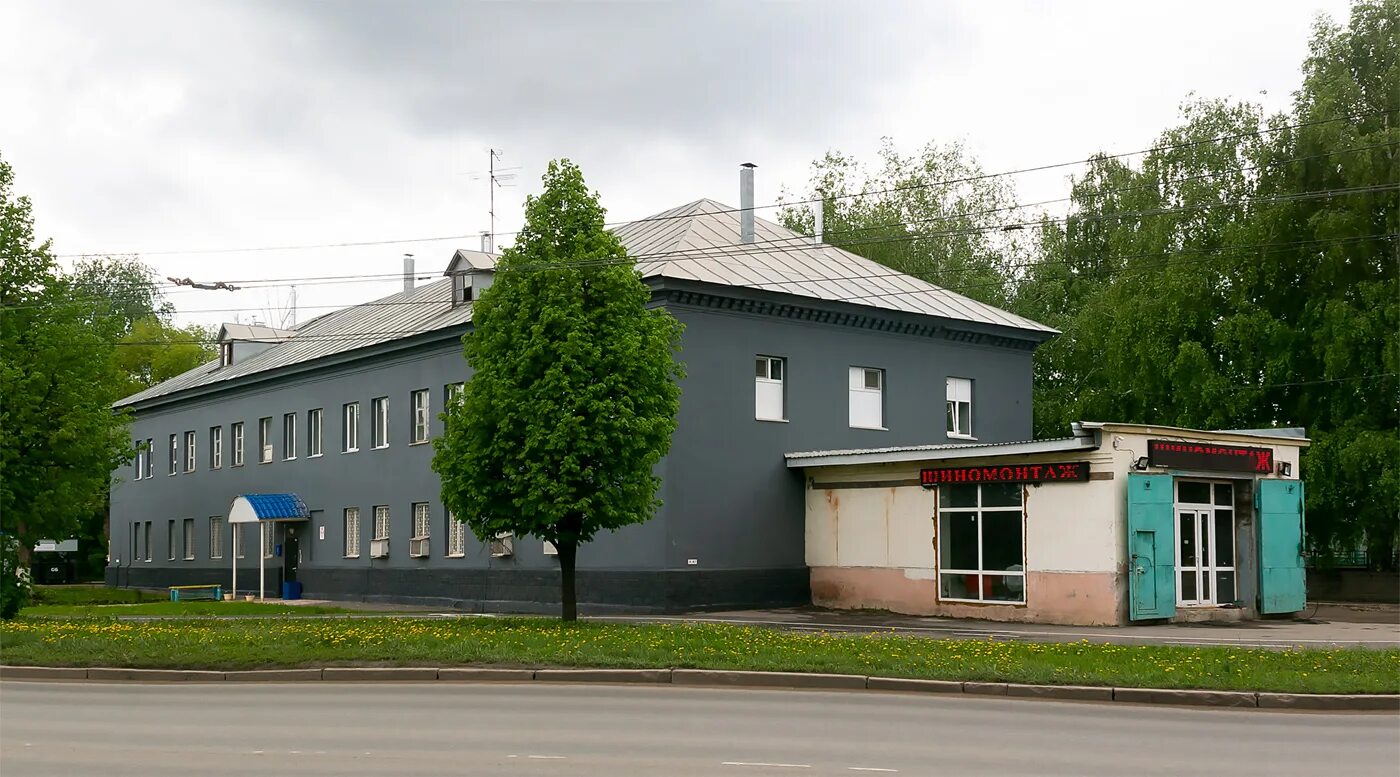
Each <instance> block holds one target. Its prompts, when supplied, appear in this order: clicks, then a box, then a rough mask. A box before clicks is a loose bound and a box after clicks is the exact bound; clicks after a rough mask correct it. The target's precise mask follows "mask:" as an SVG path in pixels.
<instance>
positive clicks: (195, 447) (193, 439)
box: [185, 431, 199, 474]
mask: <svg viewBox="0 0 1400 777" xmlns="http://www.w3.org/2000/svg"><path fill="white" fill-rule="evenodd" d="M198 467H199V436H198V435H196V434H195V433H194V432H193V431H189V432H185V473H186V474H188V473H190V472H194V471H195V469H197V468H198Z"/></svg>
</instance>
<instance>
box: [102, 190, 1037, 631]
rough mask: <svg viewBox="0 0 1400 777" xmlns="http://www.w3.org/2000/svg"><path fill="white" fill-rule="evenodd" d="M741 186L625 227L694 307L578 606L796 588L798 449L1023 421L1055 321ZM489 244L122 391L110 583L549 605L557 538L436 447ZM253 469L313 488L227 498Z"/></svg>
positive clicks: (795, 599) (796, 596) (804, 582)
mask: <svg viewBox="0 0 1400 777" xmlns="http://www.w3.org/2000/svg"><path fill="white" fill-rule="evenodd" d="M746 199H747V200H748V201H746V202H744V205H745V206H746V208H747V209H746V210H740V209H734V208H730V207H727V206H725V205H722V204H720V203H717V202H714V201H711V200H698V201H696V202H691V203H688V204H685V205H682V206H680V207H677V208H673V209H671V210H668V211H664V212H662V213H659V214H657V215H655V216H652V217H650V218H647V219H643V220H641V221H638V222H634V223H632V224H629V225H626V226H623V227H621V228H619V229H617V230H616V232H617V235H618V237H619V238H620V239H621V240H622V241H623V243H624V244H625V246H626V247H627V250H628V252H629V253H630V254H631V255H632V256H633V257H634V258H635V259H636V260H637V263H638V264H637V267H638V269H639V271H640V272H641V274H642V276H643V278H644V280H645V282H646V283H647V284H648V285H649V286H650V288H651V289H652V301H653V304H655V305H660V306H664V307H665V308H666V309H668V310H669V311H670V312H671V313H672V314H673V315H674V316H675V317H676V318H678V319H679V320H680V321H681V322H683V323H684V324H685V327H686V328H685V334H684V337H683V351H682V354H681V358H682V360H683V361H684V362H685V365H686V371H687V376H686V378H685V379H684V381H683V383H682V386H681V389H682V398H681V406H680V417H679V419H678V427H677V430H676V433H675V436H674V438H673V440H672V444H671V451H670V454H669V455H668V456H667V457H666V458H665V459H664V460H663V461H662V462H661V464H660V465H659V474H660V475H661V478H662V487H661V492H660V497H661V499H662V500H663V502H664V504H663V506H662V507H661V508H660V509H659V510H658V512H657V514H656V516H655V517H654V518H653V519H652V520H650V521H649V522H647V523H645V524H642V525H637V526H632V527H629V528H627V529H624V530H622V531H618V532H616V533H612V534H605V535H602V536H600V537H598V538H597V539H596V540H595V541H594V542H592V543H589V544H588V545H586V546H584V547H582V548H581V549H580V551H579V558H578V567H579V578H578V584H579V589H578V590H579V601H580V606H581V607H582V608H583V609H584V610H585V611H588V610H593V611H598V610H605V609H626V610H634V611H675V610H681V609H689V608H699V607H742V606H761V605H780V604H800V603H806V602H809V601H810V595H809V590H810V589H809V571H808V568H807V566H806V563H805V558H804V492H805V489H804V481H803V476H802V475H801V473H799V472H795V471H793V470H792V469H790V468H789V467H787V466H786V463H785V459H784V454H785V453H787V452H790V451H803V450H816V449H871V448H880V447H883V446H901V445H914V444H927V443H929V442H931V441H934V442H936V441H944V442H959V441H964V442H972V441H976V442H982V443H988V442H1003V441H1014V440H1026V439H1029V438H1030V436H1031V359H1032V354H1033V352H1034V350H1035V348H1036V346H1037V345H1039V344H1040V343H1041V342H1043V341H1045V340H1046V339H1047V338H1049V337H1050V336H1052V335H1053V334H1054V332H1053V330H1051V329H1049V328H1047V327H1045V326H1042V325H1040V324H1037V323H1035V322H1033V321H1029V320H1027V319H1024V318H1021V317H1018V316H1015V315H1012V314H1010V313H1007V312H1005V311H1002V310H999V309H997V308H994V307H991V306H989V305H985V304H982V303H980V302H976V301H974V300H971V299H968V298H966V297H963V296H961V295H958V294H955V293H952V292H949V291H947V290H945V289H941V288H938V287H936V286H933V285H931V284H928V283H925V282H923V281H920V280H918V279H915V278H912V277H909V276H907V275H904V274H901V273H898V272H895V271H893V270H891V269H889V268H887V267H884V266H882V265H879V264H876V263H874V262H871V261H869V260H866V259H863V258H861V257H859V256H856V255H854V254H852V253H849V252H847V251H843V250H841V249H838V248H835V247H833V246H829V245H825V244H822V243H820V242H817V241H816V240H814V238H812V237H811V236H804V235H799V234H796V233H794V232H791V231H789V230H787V229H784V228H782V227H780V226H778V225H776V224H772V223H769V222H766V221H763V220H761V219H754V218H753V216H752V206H751V199H748V198H746ZM493 267H494V262H493V257H492V256H491V255H489V254H485V253H482V252H478V251H465V250H464V251H457V252H456V253H455V254H454V256H453V257H452V259H451V262H450V265H449V267H448V270H447V273H446V274H447V276H448V277H446V278H444V279H442V280H438V281H436V282H432V283H428V284H426V285H421V286H417V287H413V288H406V289H405V290H404V291H403V292H401V293H398V294H394V295H392V296H389V297H385V298H383V299H379V300H376V301H374V302H369V303H365V304H363V305H358V306H355V307H350V308H346V309H343V310H339V311H336V312H334V313H330V314H327V315H324V316H321V317H319V318H316V319H313V320H311V321H308V322H306V323H305V324H303V325H301V326H299V327H297V329H296V330H295V331H283V330H274V329H269V328H266V327H247V326H239V325H228V326H226V327H225V328H224V329H223V331H222V332H221V335H220V340H221V347H220V358H219V360H218V361H215V362H211V363H209V364H206V365H204V366H201V367H199V368H197V369H195V370H191V371H190V372H187V373H185V374H183V375H180V376H178V377H175V378H172V379H171V380H168V381H166V382H164V383H161V384H159V385H157V386H154V387H152V388H150V389H148V390H145V391H142V392H140V393H138V394H135V395H133V396H131V397H128V398H126V399H124V400H122V401H121V402H119V403H118V407H129V408H132V409H133V410H134V411H135V420H134V423H133V424H132V427H131V430H132V436H133V444H134V445H135V446H136V447H138V448H140V449H142V450H141V452H140V453H138V455H137V457H136V460H135V462H134V463H133V464H132V465H130V466H128V467H125V468H124V469H123V470H120V471H118V472H116V473H115V476H116V479H115V482H114V485H113V488H112V500H111V560H110V565H109V567H108V569H107V582H108V584H110V585H117V586H167V585H179V584H204V583H210V584H212V583H218V584H222V585H224V586H229V585H230V584H231V577H232V570H233V568H234V566H235V565H236V566H237V568H238V575H239V577H238V588H239V590H240V591H244V592H246V591H248V590H253V591H256V590H257V588H258V567H259V564H260V563H261V564H262V565H264V566H265V568H266V569H267V574H268V578H267V581H268V582H267V587H268V591H269V595H275V593H274V592H276V591H277V590H278V583H280V581H281V580H282V579H284V578H285V579H290V580H296V581H299V582H300V583H301V584H302V586H303V587H304V591H305V594H306V595H307V596H317V597H328V598H342V599H346V598H353V599H367V600H401V601H419V602H425V603H435V604H440V605H447V606H456V607H461V608H465V609H483V610H516V611H529V610H553V609H555V608H556V607H557V602H558V572H557V562H556V560H555V559H554V558H553V557H552V556H551V552H550V551H551V548H550V547H548V546H547V545H546V544H545V543H543V542H541V541H539V540H537V539H534V538H530V537H501V538H498V539H496V540H493V541H489V542H486V543H481V542H478V541H477V540H476V539H475V538H474V537H472V536H471V534H470V533H469V532H466V531H464V530H463V528H462V525H461V524H460V523H458V522H456V521H455V520H453V519H452V517H451V516H450V515H449V514H448V513H447V512H446V510H445V509H444V507H443V505H442V503H441V501H440V496H439V490H440V489H439V483H438V480H437V477H436V475H435V474H434V472H433V471H432V469H431V467H430V461H431V458H432V454H433V448H432V445H431V440H432V438H433V437H434V436H436V435H438V434H440V433H441V431H442V421H441V419H440V418H439V413H440V412H441V410H442V407H443V402H444V401H445V400H446V399H447V398H448V397H450V396H451V395H452V393H453V392H454V391H456V390H458V387H460V386H461V385H462V384H463V383H464V382H465V381H467V380H469V379H470V378H471V370H470V368H469V367H468V365H467V363H466V361H465V359H464V358H463V356H462V349H461V343H460V338H461V336H462V334H463V333H464V332H466V331H467V330H468V329H469V328H470V327H471V319H472V299H473V297H474V295H475V294H477V293H479V292H480V290H481V289H482V288H483V287H484V286H486V285H487V284H489V283H490V279H491V277H492V273H493ZM411 283H412V280H411V275H410V276H409V279H408V280H407V281H406V285H410V284H411ZM246 494H292V495H295V496H296V497H298V498H299V503H300V504H301V505H304V509H301V510H298V511H297V512H298V513H299V514H296V515H292V516H291V517H290V518H289V519H279V520H277V521H275V522H272V521H268V522H258V523H256V524H255V525H251V526H250V525H249V524H247V523H237V524H234V523H230V517H231V516H230V513H231V507H230V506H231V505H232V504H233V503H234V502H235V500H236V499H237V498H238V497H239V496H240V495H246ZM245 517H246V515H245ZM235 528H236V529H237V532H235V531H234V529H235ZM264 529H265V530H264ZM260 535H265V539H262V540H260ZM235 545H236V546H237V547H236V548H235Z"/></svg>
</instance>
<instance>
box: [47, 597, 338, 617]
mask: <svg viewBox="0 0 1400 777" xmlns="http://www.w3.org/2000/svg"><path fill="white" fill-rule="evenodd" d="M346 612H350V611H349V610H346V609H343V608H340V607H326V606H322V605H293V604H278V603H276V602H274V603H270V604H264V603H262V602H211V601H199V600H196V601H191V602H172V601H146V602H142V603H140V604H34V605H30V606H28V607H25V608H24V609H22V610H20V615H25V616H31V617H40V618H45V617H47V618H103V617H111V616H119V615H143V616H152V617H156V616H159V617H176V616H219V615H330V614H334V613H346Z"/></svg>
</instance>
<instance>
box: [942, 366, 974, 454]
mask: <svg viewBox="0 0 1400 777" xmlns="http://www.w3.org/2000/svg"><path fill="white" fill-rule="evenodd" d="M948 436H949V437H965V438H968V439H971V438H972V381H971V380H968V379H967V378H949V379H948Z"/></svg>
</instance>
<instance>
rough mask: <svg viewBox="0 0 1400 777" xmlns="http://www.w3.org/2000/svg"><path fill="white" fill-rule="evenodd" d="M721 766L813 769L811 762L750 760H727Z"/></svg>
mask: <svg viewBox="0 0 1400 777" xmlns="http://www.w3.org/2000/svg"><path fill="white" fill-rule="evenodd" d="M720 766H766V767H768V768H770V769H811V768H812V765H811V764H768V763H761V762H750V761H725V762H724V763H722V764H720Z"/></svg>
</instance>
